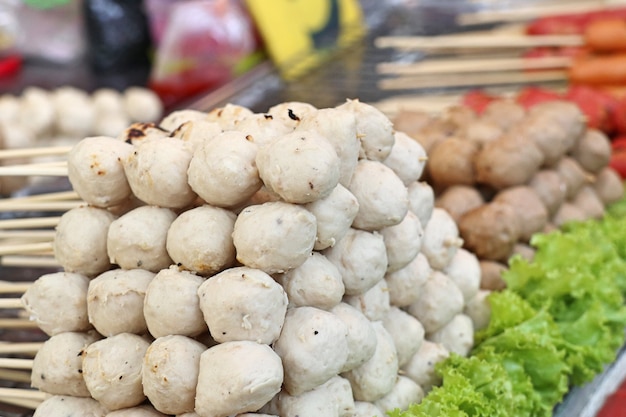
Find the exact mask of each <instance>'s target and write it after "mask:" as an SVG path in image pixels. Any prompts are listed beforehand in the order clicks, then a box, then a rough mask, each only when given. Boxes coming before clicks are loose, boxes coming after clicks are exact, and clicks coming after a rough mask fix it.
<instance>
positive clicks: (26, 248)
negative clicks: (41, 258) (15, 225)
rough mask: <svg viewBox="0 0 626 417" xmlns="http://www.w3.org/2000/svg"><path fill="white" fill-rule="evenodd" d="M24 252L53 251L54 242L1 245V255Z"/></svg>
mask: <svg viewBox="0 0 626 417" xmlns="http://www.w3.org/2000/svg"><path fill="white" fill-rule="evenodd" d="M24 253H52V242H37V243H23V244H9V245H0V255H9V254H11V255H15V254H24Z"/></svg>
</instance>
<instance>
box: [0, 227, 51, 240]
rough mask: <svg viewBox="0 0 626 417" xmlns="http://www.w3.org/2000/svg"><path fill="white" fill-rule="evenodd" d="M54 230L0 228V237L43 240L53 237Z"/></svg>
mask: <svg viewBox="0 0 626 417" xmlns="http://www.w3.org/2000/svg"><path fill="white" fill-rule="evenodd" d="M54 234H55V231H54V230H30V229H27V230H11V231H7V230H0V239H20V240H44V241H49V240H52V239H53V238H54Z"/></svg>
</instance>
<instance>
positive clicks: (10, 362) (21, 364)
mask: <svg viewBox="0 0 626 417" xmlns="http://www.w3.org/2000/svg"><path fill="white" fill-rule="evenodd" d="M0 368H8V369H33V360H32V359H17V358H0ZM0 395H1V394H0Z"/></svg>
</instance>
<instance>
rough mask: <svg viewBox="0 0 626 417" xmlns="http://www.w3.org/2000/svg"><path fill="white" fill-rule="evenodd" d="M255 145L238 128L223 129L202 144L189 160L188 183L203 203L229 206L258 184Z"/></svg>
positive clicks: (257, 186)
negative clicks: (233, 129)
mask: <svg viewBox="0 0 626 417" xmlns="http://www.w3.org/2000/svg"><path fill="white" fill-rule="evenodd" d="M256 155H257V146H256V145H255V144H254V143H252V142H251V141H249V140H247V139H246V135H245V134H244V133H241V132H224V133H221V134H219V135H217V136H215V137H214V138H213V139H211V140H210V141H207V142H205V143H204V144H202V145H201V146H200V147H199V148H198V149H196V151H195V152H194V153H193V158H192V159H191V163H190V164H189V170H188V174H189V185H191V188H192V189H193V190H194V191H195V192H196V193H198V195H199V196H200V197H201V198H202V199H203V200H204V201H206V202H207V203H209V204H212V205H214V206H219V207H233V206H236V205H238V204H241V203H243V202H244V201H246V200H247V199H249V198H250V197H252V195H254V193H256V192H257V191H258V190H259V188H261V184H262V183H261V179H260V178H259V172H258V170H257V164H256V162H255V158H256Z"/></svg>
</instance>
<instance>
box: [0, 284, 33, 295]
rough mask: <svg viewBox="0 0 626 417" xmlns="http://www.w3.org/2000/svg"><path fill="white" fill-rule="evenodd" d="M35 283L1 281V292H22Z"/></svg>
mask: <svg viewBox="0 0 626 417" xmlns="http://www.w3.org/2000/svg"><path fill="white" fill-rule="evenodd" d="M31 285H33V283H32V282H9V281H0V294H22V293H24V292H26V290H28V289H29V288H30V286H31Z"/></svg>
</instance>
